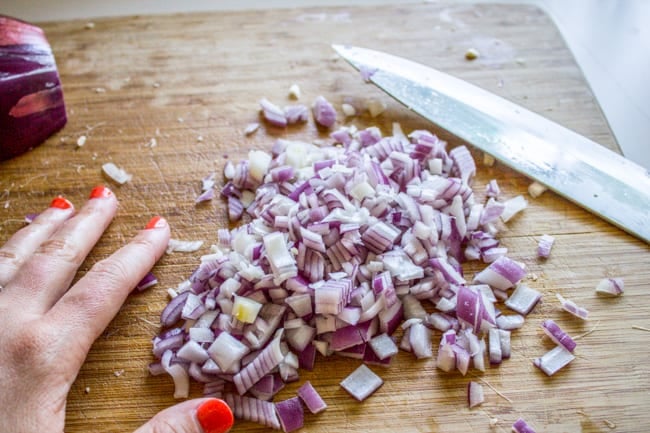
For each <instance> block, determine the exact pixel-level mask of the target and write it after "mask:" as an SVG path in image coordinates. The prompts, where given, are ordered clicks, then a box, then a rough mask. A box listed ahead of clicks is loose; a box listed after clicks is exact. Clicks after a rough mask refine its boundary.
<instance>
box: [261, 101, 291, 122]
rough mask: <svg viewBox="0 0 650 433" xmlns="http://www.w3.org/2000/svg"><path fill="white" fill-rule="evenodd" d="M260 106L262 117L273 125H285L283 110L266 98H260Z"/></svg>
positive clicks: (285, 119)
mask: <svg viewBox="0 0 650 433" xmlns="http://www.w3.org/2000/svg"><path fill="white" fill-rule="evenodd" d="M260 108H261V110H262V116H263V117H264V119H265V120H266V121H267V122H268V123H269V124H271V125H273V126H279V127H281V128H284V127H285V126H287V118H286V117H285V115H284V110H282V108H280V107H278V106H277V105H275V104H273V103H272V102H271V101H269V100H268V99H266V98H262V99H261V100H260Z"/></svg>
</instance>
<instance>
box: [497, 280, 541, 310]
mask: <svg viewBox="0 0 650 433" xmlns="http://www.w3.org/2000/svg"><path fill="white" fill-rule="evenodd" d="M541 298H542V294H541V293H540V292H538V291H537V290H535V289H532V288H530V287H528V286H527V285H525V284H517V287H516V288H515V290H514V291H513V292H512V294H511V295H510V297H509V298H508V299H506V302H505V304H506V307H508V308H510V309H511V310H513V311H515V312H517V313H519V314H522V315H524V316H525V315H526V314H528V313H530V312H531V311H532V310H533V308H535V305H537V302H539V300H540V299H541Z"/></svg>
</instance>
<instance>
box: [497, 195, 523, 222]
mask: <svg viewBox="0 0 650 433" xmlns="http://www.w3.org/2000/svg"><path fill="white" fill-rule="evenodd" d="M503 204H504V206H505V208H504V209H503V213H502V214H501V219H502V220H503V222H504V223H507V222H508V221H510V219H511V218H512V217H514V216H515V215H517V214H518V213H519V212H521V211H522V210H524V209H526V207H527V206H528V202H527V201H526V199H525V198H524V196H522V195H518V196H516V197H513V198H511V199H509V200H506V201H505V202H503Z"/></svg>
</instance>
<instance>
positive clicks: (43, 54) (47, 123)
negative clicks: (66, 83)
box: [0, 15, 67, 161]
mask: <svg viewBox="0 0 650 433" xmlns="http://www.w3.org/2000/svg"><path fill="white" fill-rule="evenodd" d="M34 71H38V72H34ZM66 122H67V116H66V112H65V104H64V102H63V89H62V87H61V80H60V79H59V74H58V71H57V68H56V63H55V60H54V55H53V54H52V50H51V48H50V45H49V43H48V42H47V40H46V39H45V34H44V33H43V31H42V30H41V29H40V28H38V27H36V26H34V25H31V24H28V23H26V22H23V21H20V20H16V19H14V18H10V17H7V16H4V15H0V131H2V134H0V161H3V160H6V159H9V158H13V157H15V156H18V155H20V154H22V153H24V152H26V151H27V150H29V149H31V148H34V147H36V146H38V145H39V144H41V143H42V142H44V141H45V140H46V139H47V138H48V137H49V136H50V135H52V134H54V133H55V132H57V131H58V130H60V129H61V128H63V126H64V125H65V124H66Z"/></svg>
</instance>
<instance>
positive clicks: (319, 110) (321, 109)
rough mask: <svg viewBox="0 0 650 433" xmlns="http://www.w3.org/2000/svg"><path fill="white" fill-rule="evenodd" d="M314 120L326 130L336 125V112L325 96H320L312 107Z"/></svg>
mask: <svg viewBox="0 0 650 433" xmlns="http://www.w3.org/2000/svg"><path fill="white" fill-rule="evenodd" d="M312 112H313V115H314V120H315V121H316V123H317V124H319V125H321V126H324V127H325V128H331V127H332V126H334V123H336V110H334V107H333V106H332V104H330V103H329V101H328V100H327V99H325V97H324V96H318V97H316V99H315V100H314V105H313V106H312Z"/></svg>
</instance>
